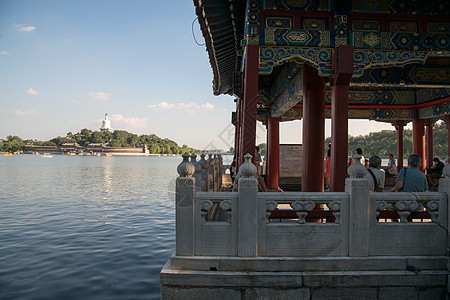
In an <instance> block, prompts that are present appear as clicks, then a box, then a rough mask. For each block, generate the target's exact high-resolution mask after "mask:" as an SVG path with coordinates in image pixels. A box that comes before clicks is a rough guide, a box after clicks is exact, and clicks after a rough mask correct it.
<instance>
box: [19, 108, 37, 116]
mask: <svg viewBox="0 0 450 300" xmlns="http://www.w3.org/2000/svg"><path fill="white" fill-rule="evenodd" d="M35 113H36V112H35V111H34V110H29V111H25V110H21V109H18V110H16V111H15V112H14V114H15V115H16V116H27V115H32V114H35Z"/></svg>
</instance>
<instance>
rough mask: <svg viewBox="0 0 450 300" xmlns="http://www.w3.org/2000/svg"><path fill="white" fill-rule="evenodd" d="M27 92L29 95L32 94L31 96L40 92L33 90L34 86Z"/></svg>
mask: <svg viewBox="0 0 450 300" xmlns="http://www.w3.org/2000/svg"><path fill="white" fill-rule="evenodd" d="M25 93H27V94H28V95H31V96H38V95H39V92H38V91H35V90H33V88H29V89H28V90H26V91H25Z"/></svg>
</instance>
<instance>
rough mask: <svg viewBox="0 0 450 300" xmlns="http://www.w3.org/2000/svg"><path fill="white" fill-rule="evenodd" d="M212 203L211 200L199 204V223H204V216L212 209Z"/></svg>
mask: <svg viewBox="0 0 450 300" xmlns="http://www.w3.org/2000/svg"><path fill="white" fill-rule="evenodd" d="M213 205H214V204H213V203H212V201H211V200H202V201H201V202H200V214H201V221H202V223H203V222H206V215H207V214H208V210H210V209H211V207H213Z"/></svg>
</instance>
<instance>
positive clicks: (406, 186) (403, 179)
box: [390, 154, 428, 193]
mask: <svg viewBox="0 0 450 300" xmlns="http://www.w3.org/2000/svg"><path fill="white" fill-rule="evenodd" d="M420 165H422V160H421V159H420V156H419V155H418V154H411V155H410V156H409V157H408V168H403V169H402V170H401V171H400V173H399V174H398V176H397V183H396V184H395V185H394V187H393V188H392V189H391V190H390V191H391V192H398V191H402V192H409V193H410V192H425V191H426V190H427V189H428V184H427V178H426V177H425V175H424V174H423V173H422V171H420V170H419V169H418V167H419V166H420Z"/></svg>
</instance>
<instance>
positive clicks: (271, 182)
mask: <svg viewBox="0 0 450 300" xmlns="http://www.w3.org/2000/svg"><path fill="white" fill-rule="evenodd" d="M266 155H267V159H266V163H267V181H268V188H269V189H271V190H277V189H278V188H279V187H280V119H279V118H272V117H270V116H269V119H268V123H267V154H266Z"/></svg>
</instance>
